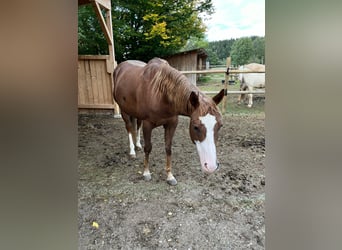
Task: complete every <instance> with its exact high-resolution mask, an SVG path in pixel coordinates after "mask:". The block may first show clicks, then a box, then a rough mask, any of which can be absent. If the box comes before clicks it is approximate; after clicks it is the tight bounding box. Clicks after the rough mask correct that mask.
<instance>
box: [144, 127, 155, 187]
mask: <svg viewBox="0 0 342 250" xmlns="http://www.w3.org/2000/svg"><path fill="white" fill-rule="evenodd" d="M153 128H154V126H153V125H152V124H151V123H150V122H147V121H143V136H144V142H145V145H144V152H145V158H144V173H143V176H144V179H145V181H150V180H151V172H150V167H149V156H150V153H151V151H152V143H151V135H152V129H153Z"/></svg>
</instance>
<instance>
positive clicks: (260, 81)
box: [240, 63, 265, 88]
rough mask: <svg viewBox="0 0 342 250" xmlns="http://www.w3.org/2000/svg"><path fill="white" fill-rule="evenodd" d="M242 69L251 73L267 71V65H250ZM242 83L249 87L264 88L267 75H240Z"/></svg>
mask: <svg viewBox="0 0 342 250" xmlns="http://www.w3.org/2000/svg"><path fill="white" fill-rule="evenodd" d="M240 69H245V70H250V71H262V72H264V71H265V65H263V64H259V63H250V64H246V65H244V66H241V67H240ZM240 81H242V82H243V83H245V84H246V85H247V86H249V87H255V88H264V87H265V73H247V74H243V76H242V74H240Z"/></svg>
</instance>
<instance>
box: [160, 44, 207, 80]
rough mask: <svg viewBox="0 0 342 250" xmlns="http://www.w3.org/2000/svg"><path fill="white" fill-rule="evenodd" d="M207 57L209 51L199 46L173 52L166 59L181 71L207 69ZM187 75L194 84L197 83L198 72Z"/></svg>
mask: <svg viewBox="0 0 342 250" xmlns="http://www.w3.org/2000/svg"><path fill="white" fill-rule="evenodd" d="M207 57H208V54H207V52H206V51H205V50H204V49H202V48H199V49H193V50H188V51H183V52H180V53H177V54H173V55H171V56H168V57H165V58H164V59H165V60H167V61H168V62H169V64H170V65H171V66H172V67H174V68H176V69H178V70H179V71H190V70H203V69H205V65H206V59H207ZM186 76H187V77H188V79H189V81H190V82H191V83H192V84H194V85H196V82H197V77H198V76H197V75H196V74H186Z"/></svg>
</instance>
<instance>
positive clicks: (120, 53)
mask: <svg viewBox="0 0 342 250" xmlns="http://www.w3.org/2000/svg"><path fill="white" fill-rule="evenodd" d="M111 3H112V22H113V36H114V49H115V57H116V60H117V61H118V62H119V63H120V62H121V61H124V60H129V59H135V60H142V61H145V62H146V61H148V60H149V59H151V58H153V57H165V56H168V55H171V54H174V53H177V52H181V51H186V50H191V49H197V48H204V49H205V50H206V51H207V53H208V58H207V60H208V61H209V63H210V65H225V64H226V58H227V57H228V56H230V57H231V58H232V64H233V65H243V64H246V63H250V62H257V63H265V38H264V37H257V36H252V37H243V38H237V39H227V40H222V41H213V42H208V41H207V40H206V38H205V29H206V28H205V25H204V22H203V19H202V16H204V15H207V16H210V15H211V14H212V13H213V11H214V9H213V5H212V2H211V0H177V1H168V2H165V1H163V0H153V1H142V0H138V1H136V0H125V1H122V0H112V1H111ZM227 37H229V34H227ZM78 53H79V54H80V55H87V54H88V55H104V54H108V46H107V42H106V39H105V37H104V34H103V32H102V30H101V27H100V24H99V21H98V20H97V17H96V15H95V12H94V10H93V9H92V7H91V6H90V5H87V6H81V7H79V9H78Z"/></svg>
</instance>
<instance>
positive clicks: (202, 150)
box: [195, 114, 217, 173]
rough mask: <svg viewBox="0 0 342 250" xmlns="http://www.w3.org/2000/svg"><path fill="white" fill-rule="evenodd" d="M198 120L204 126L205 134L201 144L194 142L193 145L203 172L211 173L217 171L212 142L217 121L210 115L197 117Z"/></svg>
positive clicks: (214, 149)
mask: <svg viewBox="0 0 342 250" xmlns="http://www.w3.org/2000/svg"><path fill="white" fill-rule="evenodd" d="M199 119H200V121H201V122H202V124H203V125H204V126H205V128H206V130H207V133H206V137H205V139H204V140H203V141H202V142H200V141H195V144H196V148H197V152H198V155H199V157H200V162H201V166H202V169H203V171H205V172H208V173H212V172H214V171H215V170H216V169H217V160H216V146H215V140H214V127H215V124H216V122H217V121H216V117H215V116H213V115H211V114H207V115H205V116H202V117H199Z"/></svg>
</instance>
